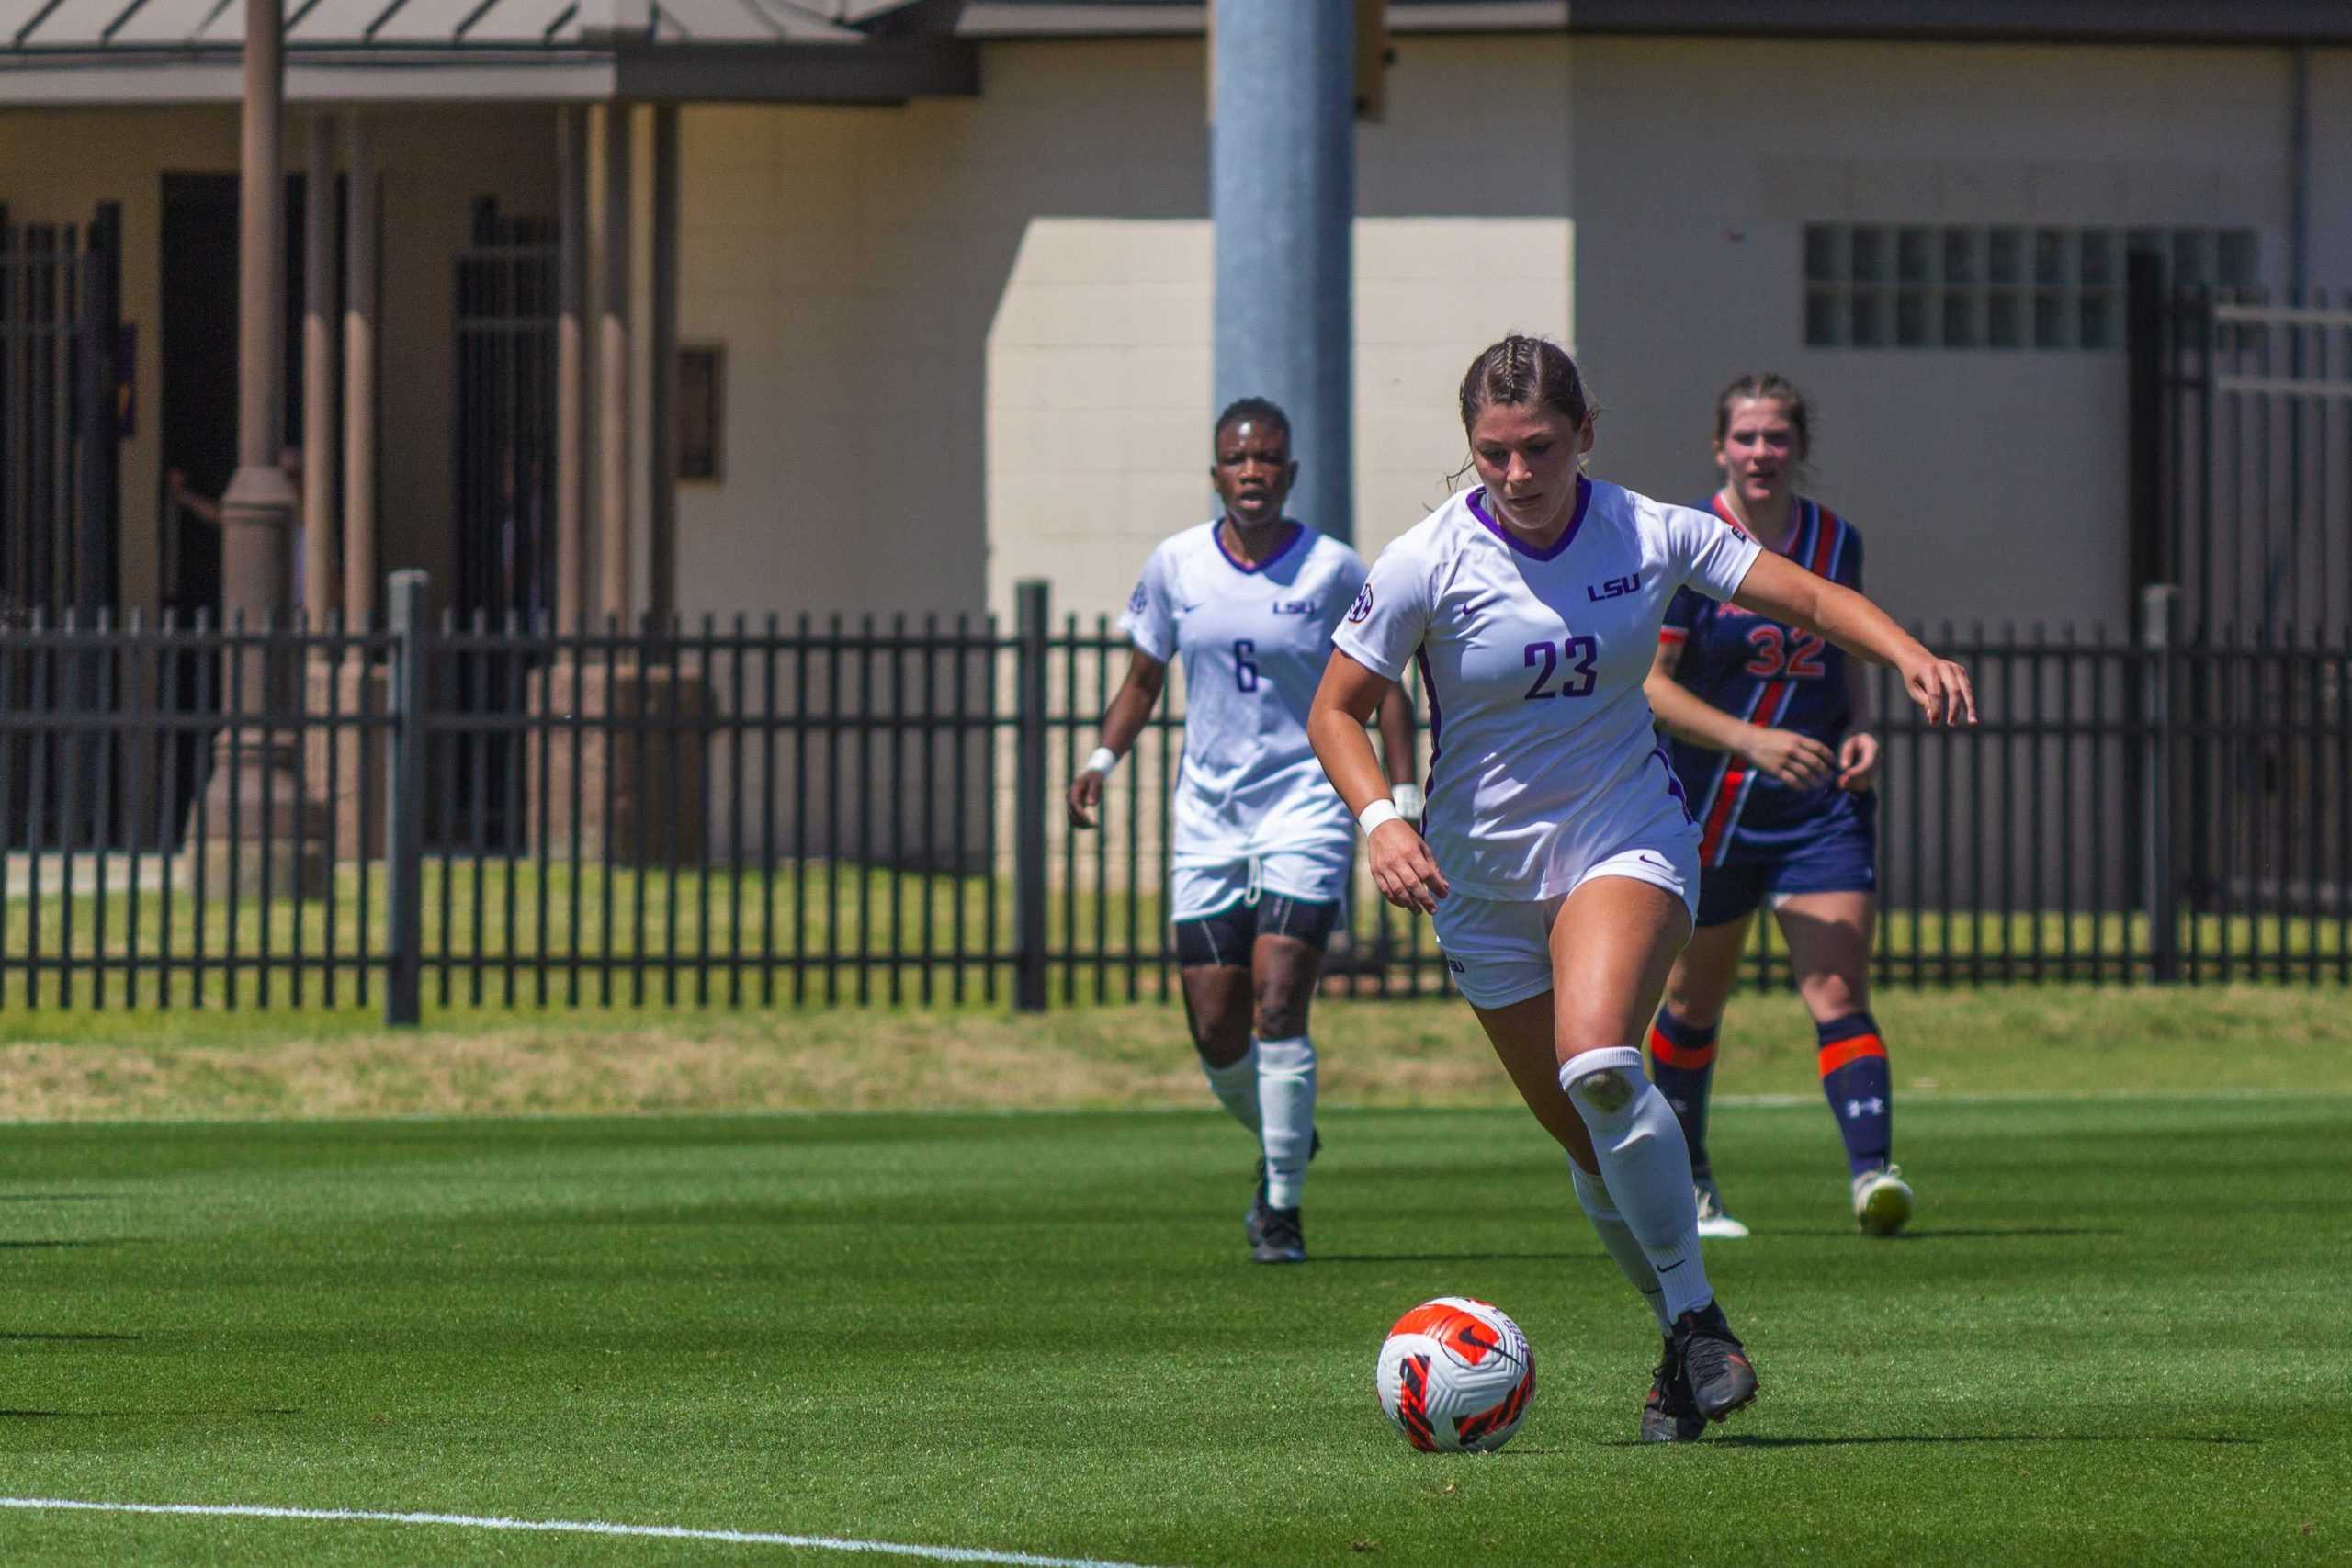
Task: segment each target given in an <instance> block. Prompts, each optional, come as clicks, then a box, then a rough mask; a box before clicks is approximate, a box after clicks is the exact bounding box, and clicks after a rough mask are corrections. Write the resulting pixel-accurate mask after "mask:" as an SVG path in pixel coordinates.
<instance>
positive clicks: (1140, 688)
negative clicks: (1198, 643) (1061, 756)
mask: <svg viewBox="0 0 2352 1568" xmlns="http://www.w3.org/2000/svg"><path fill="white" fill-rule="evenodd" d="M1167 688H1168V666H1167V665H1166V664H1165V663H1163V662H1161V661H1160V660H1157V659H1154V658H1153V657H1152V656H1151V655H1150V654H1148V653H1146V652H1145V651H1144V650H1143V649H1136V650H1135V655H1134V657H1132V658H1131V659H1129V660H1127V678H1126V679H1125V680H1124V681H1122V682H1119V689H1118V690H1117V691H1116V692H1114V693H1113V694H1111V705H1110V706H1109V707H1107V708H1104V709H1103V743H1102V747H1101V749H1100V750H1097V751H1096V752H1095V754H1094V756H1092V757H1091V758H1089V759H1088V760H1087V765H1086V766H1085V767H1083V768H1080V770H1079V772H1078V777H1076V778H1074V779H1072V780H1070V781H1069V796H1068V804H1069V825H1070V826H1071V827H1073V828H1091V827H1093V826H1094V823H1095V820H1096V818H1095V812H1096V810H1097V809H1098V808H1099V807H1101V806H1102V804H1103V780H1104V779H1105V778H1106V777H1108V776H1109V774H1110V769H1109V768H1108V767H1107V766H1105V765H1103V757H1104V755H1105V754H1106V753H1107V754H1108V756H1109V759H1110V761H1113V762H1115V761H1118V760H1119V759H1120V758H1122V757H1124V756H1125V755H1126V754H1127V753H1128V752H1129V751H1130V750H1133V749H1134V747H1135V743H1136V736H1138V735H1141V734H1142V733H1143V727H1144V726H1145V725H1146V724H1147V723H1148V722H1149V721H1150V719H1151V710H1152V709H1154V708H1156V707H1158V706H1159V694H1160V693H1161V692H1163V691H1165V690H1167Z"/></svg>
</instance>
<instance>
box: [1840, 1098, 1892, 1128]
mask: <svg viewBox="0 0 2352 1568" xmlns="http://www.w3.org/2000/svg"><path fill="white" fill-rule="evenodd" d="M1863 1111H1869V1112H1870V1113H1871V1115H1873V1116H1883V1115H1885V1114H1886V1101H1885V1100H1882V1099H1880V1098H1879V1097H1878V1096H1877V1095H1872V1096H1871V1097H1870V1098H1869V1099H1868V1100H1848V1101H1847V1102H1846V1119H1847V1120H1848V1121H1849V1122H1851V1121H1853V1120H1855V1119H1857V1118H1858V1117H1860V1115H1861V1114H1862V1112H1863Z"/></svg>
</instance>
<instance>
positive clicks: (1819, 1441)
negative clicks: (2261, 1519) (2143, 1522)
mask: <svg viewBox="0 0 2352 1568" xmlns="http://www.w3.org/2000/svg"><path fill="white" fill-rule="evenodd" d="M1710 1440H1711V1441H1712V1442H1713V1445H1714V1446H1716V1447H1718V1448H1736V1449H1842V1448H1865V1447H1871V1446H1875V1445H1880V1444H1886V1443H2198V1444H2201V1445H2204V1446H2206V1447H2209V1448H2259V1447H2261V1446H2262V1439H2261V1438H2233V1437H2230V1436H2228V1435H2226V1434H2217V1435H2215V1436H2213V1437H2210V1438H2199V1437H2191V1436H2188V1435H2186V1434H2179V1433H2154V1432H1980V1433H1974V1434H1969V1433H1960V1432H1936V1433H1919V1432H1909V1433H1905V1432H1890V1433H1884V1434H1882V1435H1880V1436H1877V1437H1870V1438H1765V1437H1757V1436H1752V1435H1750V1434H1748V1433H1746V1432H1732V1433H1726V1434H1724V1436H1723V1437H1720V1438H1712V1439H1710ZM1609 1446H1611V1447H1612V1448H1627V1449H1636V1448H1640V1447H1641V1446H1642V1445H1641V1444H1640V1443H1638V1442H1633V1441H1627V1442H1620V1443H1612V1444H1611V1445H1609Z"/></svg>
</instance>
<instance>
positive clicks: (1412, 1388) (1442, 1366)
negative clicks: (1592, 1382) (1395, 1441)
mask: <svg viewBox="0 0 2352 1568" xmlns="http://www.w3.org/2000/svg"><path fill="white" fill-rule="evenodd" d="M1372 1381H1373V1389H1374V1393H1377V1394H1378V1395H1379V1397H1380V1412H1381V1414H1382V1415H1384V1416H1387V1417H1388V1419H1389V1421H1390V1422H1391V1423H1393V1424H1394V1425H1395V1427H1396V1428H1397V1430H1398V1431H1399V1432H1402V1433H1404V1434H1405V1440H1406V1441H1407V1442H1408V1443H1410V1444H1412V1445H1413V1446H1414V1447H1415V1448H1417V1449H1419V1450H1423V1451H1424V1452H1427V1453H1441V1452H1462V1451H1468V1452H1472V1453H1491V1452H1493V1451H1494V1450H1497V1449H1498V1448H1501V1447H1502V1446H1503V1445H1504V1444H1505V1443H1507V1442H1509V1441H1510V1435H1511V1434H1512V1433H1513V1432H1516V1431H1518V1430H1519V1424H1520V1422H1521V1421H1522V1420H1524V1419H1525V1418H1526V1416H1527V1407H1528V1405H1529V1404H1531V1403H1532V1402H1533V1400H1534V1398H1535V1353H1534V1351H1532V1350H1531V1349H1530V1348H1528V1344H1527V1336H1526V1335H1524V1334H1521V1332H1520V1331H1519V1325H1517V1324H1516V1323H1513V1322H1512V1321H1511V1320H1510V1315H1509V1314H1506V1313H1505V1312H1504V1311H1503V1310H1502V1309H1501V1308H1500V1307H1498V1306H1496V1305H1494V1304H1493V1303H1488V1302H1481V1301H1474V1300H1472V1299H1471V1298H1470V1297H1468V1296H1440V1297H1438V1298H1437V1299H1436V1300H1435V1301H1429V1302H1423V1303H1421V1304H1420V1305H1419V1306H1417V1307H1415V1308H1414V1309H1413V1310H1412V1311H1410V1312H1408V1313H1407V1314H1405V1315H1404V1316H1402V1317H1400V1318H1398V1319H1397V1326H1396V1327H1394V1328H1392V1329H1390V1330H1389V1331H1388V1338H1387V1341H1386V1342H1385V1344H1383V1345H1382V1346H1381V1347H1380V1361H1379V1364H1378V1365H1377V1366H1376V1367H1375V1368H1374V1371H1373V1380H1372Z"/></svg>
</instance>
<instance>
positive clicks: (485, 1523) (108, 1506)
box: [0, 1497, 1142, 1568]
mask: <svg viewBox="0 0 2352 1568" xmlns="http://www.w3.org/2000/svg"><path fill="white" fill-rule="evenodd" d="M0 1508H17V1509H43V1510H49V1509H66V1510H73V1511H76V1512H80V1513H85V1514H194V1515H199V1516H203V1517H212V1518H243V1519H318V1520H323V1521H326V1522H329V1523H347V1522H349V1521H352V1520H361V1521H365V1522H368V1523H374V1524H390V1525H455V1526H458V1528H460V1529H479V1530H537V1531H541V1532H544V1533H547V1534H550V1535H622V1536H638V1537H645V1536H650V1537H652V1538H654V1539H656V1540H718V1541H727V1542H729V1543H731V1544H734V1545H737V1546H800V1547H807V1548H809V1550H811V1551H864V1552H870V1553H873V1554H875V1555H876V1556H882V1557H924V1558H929V1559H930V1560H932V1561H933V1562H1004V1563H1011V1564H1013V1565H1014V1568H1142V1565H1141V1564H1139V1563H1134V1562H1106V1561H1103V1560H1101V1559H1097V1558H1092V1557H1039V1556H1036V1555H1034V1554H1033V1553H1030V1552H1026V1551H988V1550H986V1549H985V1548H981V1547H970V1546H911V1545H908V1544H906V1543H904V1542H900V1541H890V1540H846V1539H843V1538H842V1537H840V1536H830V1535H774V1534H770V1533H768V1532H766V1531H762V1530H701V1529H686V1528H685V1527H684V1526H683V1525H615V1524H604V1523H599V1522H596V1521H594V1520H587V1519H506V1518H486V1517H477V1516H475V1515H471V1514H393V1513H383V1512H379V1511H377V1510H375V1509H372V1508H270V1507H264V1506H260V1505H258V1504H253V1503H86V1502H81V1501H78V1500H76V1499H74V1498H70V1497H0Z"/></svg>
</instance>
